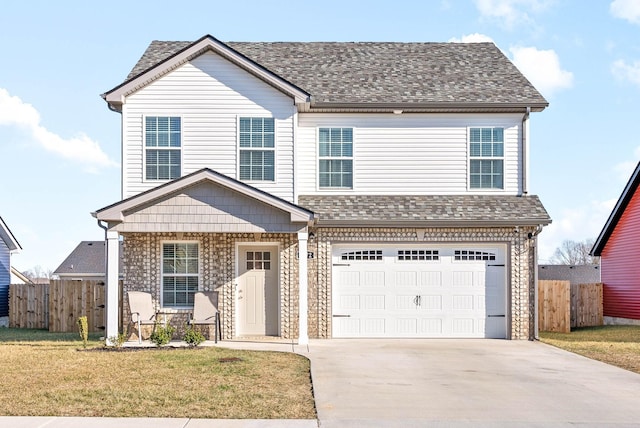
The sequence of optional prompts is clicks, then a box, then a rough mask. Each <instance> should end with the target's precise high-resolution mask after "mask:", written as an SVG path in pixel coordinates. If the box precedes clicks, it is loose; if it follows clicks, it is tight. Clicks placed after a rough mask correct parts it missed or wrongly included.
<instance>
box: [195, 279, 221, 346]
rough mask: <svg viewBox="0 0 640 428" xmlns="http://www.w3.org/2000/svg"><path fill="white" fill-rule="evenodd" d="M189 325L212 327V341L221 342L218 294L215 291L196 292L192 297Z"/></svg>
mask: <svg viewBox="0 0 640 428" xmlns="http://www.w3.org/2000/svg"><path fill="white" fill-rule="evenodd" d="M189 324H191V325H193V326H195V325H213V326H214V341H215V343H218V338H220V340H222V331H221V328H220V311H218V292H217V291H198V292H197V293H195V294H194V296H193V314H192V315H191V319H190V320H189Z"/></svg>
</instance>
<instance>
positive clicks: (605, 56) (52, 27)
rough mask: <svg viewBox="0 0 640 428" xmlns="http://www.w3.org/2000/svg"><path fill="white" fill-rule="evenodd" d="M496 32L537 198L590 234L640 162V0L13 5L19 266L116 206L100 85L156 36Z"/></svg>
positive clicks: (10, 73)
mask: <svg viewBox="0 0 640 428" xmlns="http://www.w3.org/2000/svg"><path fill="white" fill-rule="evenodd" d="M206 34H210V35H212V36H214V37H216V38H217V39H219V40H221V41H223V42H225V41H254V42H258V41H343V42H346V41H390V42H474V41H492V42H494V43H495V44H496V45H497V46H498V47H499V48H500V49H501V50H502V51H503V52H504V53H505V55H506V56H507V57H508V58H509V59H511V60H512V61H513V62H514V64H515V65H516V66H517V67H518V68H519V69H520V71H522V72H523V74H524V75H525V76H526V77H527V78H528V79H529V80H530V81H531V82H532V83H533V84H534V85H535V86H536V88H537V89H538V90H539V91H540V92H541V93H542V94H543V95H544V96H545V98H546V99H547V100H548V101H549V107H548V108H547V109H545V110H544V111H543V112H541V113H532V115H531V120H530V126H531V141H530V185H529V190H530V193H531V194H535V195H538V196H539V197H540V199H541V201H542V203H543V204H544V206H545V207H546V209H547V211H548V212H549V214H550V216H551V218H552V220H553V223H552V224H551V225H549V226H547V227H545V228H544V230H543V232H542V233H541V235H540V239H539V256H540V260H539V261H540V262H541V263H546V262H548V261H549V259H550V258H551V256H552V255H553V252H554V250H555V249H556V248H557V247H559V246H560V245H561V243H562V242H563V241H564V240H573V241H577V242H580V241H585V240H587V239H595V238H597V236H598V234H599V233H600V230H601V229H602V227H603V225H604V223H605V221H606V219H607V217H608V216H609V214H610V212H611V209H612V208H613V206H614V204H615V202H616V201H617V199H618V198H619V196H620V194H621V193H622V190H623V189H624V186H625V184H626V182H627V181H628V179H629V177H630V176H631V173H632V171H633V169H634V168H635V166H636V164H637V163H638V160H639V159H640V138H639V137H638V133H637V132H636V129H635V125H634V124H635V123H636V122H637V121H638V113H639V112H640V103H639V102H638V101H639V100H640V0H595V1H584V0H415V1H406V0H394V1H388V0H385V1H378V0H367V1H357V0H340V1H335V0H323V1H305V0H299V1H295V2H293V1H281V0H269V1H263V0H258V1H247V0H235V1H224V2H218V1H211V0H208V1H185V2H182V3H176V2H175V1H172V2H168V1H166V2H165V1H163V0H156V1H153V2H151V1H145V0H139V1H130V0H128V1H120V0H110V1H109V2H89V1H86V0H83V1H72V0H69V1H65V0H60V1H58V2H52V1H49V0H42V1H35V0H22V1H19V2H17V1H16V2H6V4H3V7H2V13H1V14H0V174H1V176H0V216H1V217H2V218H3V219H4V221H5V222H6V224H7V225H8V226H9V228H10V229H11V231H12V232H13V234H14V235H15V237H16V239H17V240H18V242H19V243H20V245H21V246H22V248H23V249H22V251H21V252H20V253H18V254H16V255H15V256H14V257H13V258H12V265H13V266H15V267H16V268H18V269H19V270H22V271H25V270H34V269H36V268H38V269H41V270H44V271H47V270H51V271H53V270H55V269H56V268H57V267H58V266H59V265H60V263H62V261H64V259H65V258H66V256H67V255H68V254H69V253H70V252H71V251H72V250H73V249H74V248H75V247H76V245H77V244H78V243H79V242H80V241H82V240H102V239H104V231H103V230H102V229H100V228H99V227H98V224H97V222H96V220H95V219H94V218H93V217H92V216H91V212H94V211H96V210H98V209H100V208H102V207H105V206H107V205H110V204H112V203H114V202H117V201H118V200H120V197H121V184H120V162H121V154H120V143H121V141H120V115H119V114H117V113H114V112H112V111H110V110H109V109H108V108H107V105H106V103H105V102H104V100H103V99H102V98H101V97H100V94H102V93H104V92H106V91H108V90H110V89H112V88H114V87H115V86H117V85H118V84H120V83H122V82H123V81H124V79H125V77H126V76H127V74H128V73H129V71H130V70H131V68H132V67H133V66H134V64H135V63H136V61H137V60H138V59H139V57H140V56H141V55H142V53H143V52H144V50H145V49H146V47H147V46H148V45H149V43H150V42H151V41H152V40H182V41H195V40H197V39H199V38H200V37H202V36H204V35H206Z"/></svg>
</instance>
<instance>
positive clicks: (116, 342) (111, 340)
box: [106, 333, 127, 348]
mask: <svg viewBox="0 0 640 428" xmlns="http://www.w3.org/2000/svg"><path fill="white" fill-rule="evenodd" d="M126 341H127V334H126V333H118V335H117V336H109V337H108V338H107V340H106V346H113V347H114V348H122V346H124V342H126Z"/></svg>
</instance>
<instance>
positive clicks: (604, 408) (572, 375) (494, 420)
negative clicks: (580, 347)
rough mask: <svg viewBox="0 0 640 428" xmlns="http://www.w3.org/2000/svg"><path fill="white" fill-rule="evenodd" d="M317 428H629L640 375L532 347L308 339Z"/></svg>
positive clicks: (638, 407)
mask: <svg viewBox="0 0 640 428" xmlns="http://www.w3.org/2000/svg"><path fill="white" fill-rule="evenodd" d="M296 348H298V349H296V350H297V351H298V352H299V353H301V354H303V355H306V356H308V357H309V358H310V359H311V374H312V378H313V386H314V394H315V398H316V406H317V410H318V419H319V425H320V427H322V428H325V427H328V428H333V427H360V426H368V427H370V426H373V427H390V426H391V427H424V426H430V427H452V428H457V427H464V428H467V427H631V426H634V427H637V426H640V375H638V374H635V373H632V372H629V371H626V370H622V369H618V368H615V367H612V366H609V365H607V364H603V363H599V362H597V361H592V360H589V359H587V358H583V357H580V356H577V355H574V354H571V353H568V352H564V351H561V350H559V349H556V348H553V347H551V346H547V345H544V344H541V343H538V342H527V341H506V340H449V339H446V340H401V339H398V340H380V339H378V340H345V339H343V340H340V339H333V340H312V341H311V344H310V345H309V348H308V352H305V351H302V350H301V349H300V348H299V347H296Z"/></svg>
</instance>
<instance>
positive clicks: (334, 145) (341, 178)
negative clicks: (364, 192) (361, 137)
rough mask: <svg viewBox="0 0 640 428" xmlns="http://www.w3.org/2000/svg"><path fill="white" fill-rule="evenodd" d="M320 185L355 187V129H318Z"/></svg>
mask: <svg viewBox="0 0 640 428" xmlns="http://www.w3.org/2000/svg"><path fill="white" fill-rule="evenodd" d="M318 154H319V158H320V159H319V164H318V170H319V177H318V182H319V186H320V187H340V188H353V159H352V158H353V129H352V128H320V129H319V130H318Z"/></svg>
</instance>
